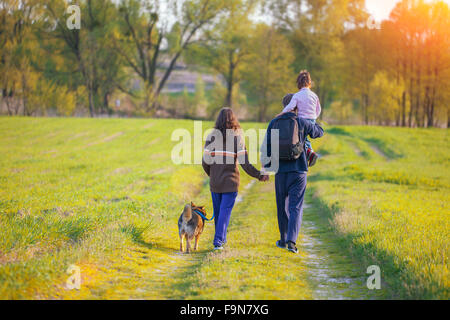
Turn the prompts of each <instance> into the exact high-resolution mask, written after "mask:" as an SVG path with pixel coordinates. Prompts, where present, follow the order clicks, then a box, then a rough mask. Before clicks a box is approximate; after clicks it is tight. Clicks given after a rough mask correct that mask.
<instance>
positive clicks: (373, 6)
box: [366, 0, 450, 21]
mask: <svg viewBox="0 0 450 320" xmlns="http://www.w3.org/2000/svg"><path fill="white" fill-rule="evenodd" d="M397 2H400V0H366V7H367V11H369V13H370V14H372V15H373V17H374V18H375V20H377V21H380V20H384V19H387V18H388V17H389V14H390V13H391V11H392V9H393V8H394V7H395V5H396V3H397ZM429 2H431V0H430V1H429ZM444 2H446V3H448V4H450V0H444Z"/></svg>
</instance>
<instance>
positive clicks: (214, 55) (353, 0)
mask: <svg viewBox="0 0 450 320" xmlns="http://www.w3.org/2000/svg"><path fill="white" fill-rule="evenodd" d="M70 5H76V6H77V7H78V8H79V13H80V22H81V25H80V28H79V29H78V28H70V26H69V24H68V23H67V21H68V19H72V18H73V19H76V17H73V16H71V13H68V11H67V9H68V7H69V6H70ZM449 18H450V17H449V8H448V5H447V4H445V3H444V2H443V1H434V2H425V1H421V0H403V1H401V2H399V3H398V4H397V5H396V7H395V8H394V9H393V11H392V12H391V14H390V17H389V19H387V20H385V21H382V22H381V23H380V24H379V25H378V24H376V23H375V24H372V23H370V21H371V20H370V17H369V14H368V13H367V12H366V10H365V1H364V0H327V1H314V0H167V1H162V0H161V1H158V0H79V1H72V2H70V3H68V2H66V1H63V0H3V1H2V3H1V4H0V89H1V101H0V103H1V105H0V107H1V108H0V109H3V110H4V111H5V112H6V113H7V114H9V115H17V114H23V115H45V114H47V113H49V112H53V113H56V114H58V115H73V114H74V113H75V112H76V110H80V109H81V110H86V112H87V113H88V114H89V115H90V116H98V115H105V114H106V115H111V114H113V113H114V112H117V110H116V108H115V106H114V101H112V99H113V98H114V97H117V96H118V95H120V96H125V97H127V99H128V100H129V101H130V102H131V105H132V107H133V110H132V115H139V116H155V115H158V114H161V113H158V112H161V111H167V112H169V113H168V114H169V115H172V116H173V115H175V116H179V117H192V118H196V117H197V118H198V117H203V118H212V117H214V115H215V113H216V112H217V110H218V109H220V108H221V107H222V106H230V107H233V108H235V109H237V110H239V112H240V113H241V114H243V115H244V117H245V118H247V119H252V120H258V121H265V120H268V119H270V118H271V117H273V115H274V114H276V113H278V111H279V109H280V100H281V98H282V96H283V95H284V94H285V93H287V92H294V91H295V90H296V86H295V79H296V74H297V72H298V71H300V70H302V69H308V70H309V71H310V72H311V75H312V78H313V82H314V86H313V90H314V91H315V92H316V93H317V94H318V96H319V98H320V100H321V102H322V106H323V113H322V117H323V119H324V120H326V121H329V122H332V123H363V124H379V125H397V126H410V127H415V126H417V127H419V126H420V127H432V126H446V125H447V126H448V124H449V123H450V112H449V100H450V97H449V90H448V89H449V87H450V86H449V84H450V49H449V48H450V43H449V42H450V39H449V36H450V34H449V33H450V31H449V30H450V26H449V21H450V19H449ZM180 64H185V65H187V66H188V68H189V69H192V70H195V71H197V72H199V73H206V74H213V75H217V79H218V81H217V82H216V83H215V85H214V87H213V88H210V89H208V90H206V89H205V85H204V83H203V82H202V79H201V78H199V79H198V81H197V84H196V92H195V94H189V93H188V92H183V93H182V94H181V95H170V94H167V93H164V88H165V87H166V86H167V83H168V81H169V80H170V78H171V76H173V73H174V72H176V71H174V70H176V68H177V67H178V66H179V65H180ZM136 82H138V84H139V85H136ZM199 109H203V113H202V112H200V111H199Z"/></svg>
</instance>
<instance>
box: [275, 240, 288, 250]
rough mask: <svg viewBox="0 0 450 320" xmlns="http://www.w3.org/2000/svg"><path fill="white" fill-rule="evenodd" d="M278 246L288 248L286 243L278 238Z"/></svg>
mask: <svg viewBox="0 0 450 320" xmlns="http://www.w3.org/2000/svg"><path fill="white" fill-rule="evenodd" d="M276 246H277V247H278V248H280V249H286V243H283V242H281V240H277V243H276Z"/></svg>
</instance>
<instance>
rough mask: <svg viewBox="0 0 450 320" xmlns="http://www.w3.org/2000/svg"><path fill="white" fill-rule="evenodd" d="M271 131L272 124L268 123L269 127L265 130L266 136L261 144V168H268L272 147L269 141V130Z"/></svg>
mask: <svg viewBox="0 0 450 320" xmlns="http://www.w3.org/2000/svg"><path fill="white" fill-rule="evenodd" d="M271 129H272V122H270V123H269V126H268V127H267V130H266V135H265V136H264V140H263V143H262V145H261V149H260V151H261V165H262V166H263V168H269V167H270V164H271V161H270V157H271V154H272V145H271V143H272V142H271V139H270V130H271Z"/></svg>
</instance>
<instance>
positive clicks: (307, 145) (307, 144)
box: [305, 119, 316, 150]
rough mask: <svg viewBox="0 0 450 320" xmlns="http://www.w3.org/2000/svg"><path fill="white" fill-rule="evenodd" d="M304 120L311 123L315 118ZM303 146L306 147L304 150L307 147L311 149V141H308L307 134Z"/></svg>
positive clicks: (313, 122)
mask: <svg viewBox="0 0 450 320" xmlns="http://www.w3.org/2000/svg"><path fill="white" fill-rule="evenodd" d="M305 120H307V121H309V122H311V123H312V124H315V123H316V120H314V119H305ZM305 147H306V150H308V149H311V150H312V149H313V148H312V146H311V141H309V139H308V136H306V140H305Z"/></svg>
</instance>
